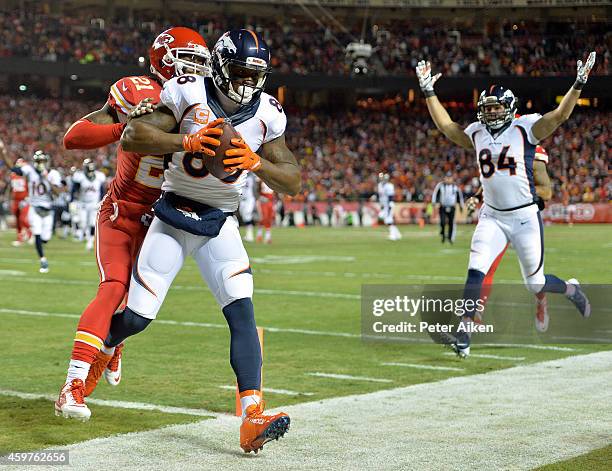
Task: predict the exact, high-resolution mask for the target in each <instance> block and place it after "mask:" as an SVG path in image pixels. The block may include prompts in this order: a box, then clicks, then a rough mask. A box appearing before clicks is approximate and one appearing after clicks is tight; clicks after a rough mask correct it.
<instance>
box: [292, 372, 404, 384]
mask: <svg viewBox="0 0 612 471" xmlns="http://www.w3.org/2000/svg"><path fill="white" fill-rule="evenodd" d="M304 374H305V375H306V376H316V377H317V378H331V379H341V380H346V381H371V382H372V383H392V382H393V380H391V379H384V378H370V377H368V376H352V375H340V374H333V373H320V372H314V373H304Z"/></svg>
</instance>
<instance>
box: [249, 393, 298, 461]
mask: <svg viewBox="0 0 612 471" xmlns="http://www.w3.org/2000/svg"><path fill="white" fill-rule="evenodd" d="M263 411H264V402H263V401H261V402H260V403H259V404H253V405H250V406H249V407H247V410H246V417H245V418H244V420H243V421H242V425H241V426H240V448H242V449H243V450H244V452H245V453H250V452H251V451H254V452H255V453H257V452H258V451H259V450H261V449H263V446H264V445H265V444H266V443H268V442H269V441H272V440H278V439H279V438H280V437H282V436H283V435H285V433H287V430H289V424H290V423H291V419H290V418H289V416H288V415H287V414H285V413H284V412H280V413H278V414H275V415H264V413H263Z"/></svg>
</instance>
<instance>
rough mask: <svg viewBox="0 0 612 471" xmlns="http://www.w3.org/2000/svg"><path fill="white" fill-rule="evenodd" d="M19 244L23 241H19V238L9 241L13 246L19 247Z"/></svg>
mask: <svg viewBox="0 0 612 471" xmlns="http://www.w3.org/2000/svg"><path fill="white" fill-rule="evenodd" d="M21 244H23V242H21V241H20V240H14V241H13V242H11V245H12V246H13V247H21Z"/></svg>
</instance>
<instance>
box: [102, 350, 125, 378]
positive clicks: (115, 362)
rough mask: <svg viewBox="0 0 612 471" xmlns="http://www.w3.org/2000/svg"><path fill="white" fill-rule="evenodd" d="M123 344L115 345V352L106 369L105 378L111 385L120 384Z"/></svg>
mask: <svg viewBox="0 0 612 471" xmlns="http://www.w3.org/2000/svg"><path fill="white" fill-rule="evenodd" d="M122 350H123V344H122V343H121V344H119V345H117V346H116V347H115V353H113V357H112V358H111V359H110V361H109V362H108V365H107V366H106V368H105V369H104V379H105V380H106V382H107V383H108V384H110V385H111V386H118V385H119V383H120V382H121V356H122V353H121V352H122Z"/></svg>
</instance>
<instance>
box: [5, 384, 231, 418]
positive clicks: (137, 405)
mask: <svg viewBox="0 0 612 471" xmlns="http://www.w3.org/2000/svg"><path fill="white" fill-rule="evenodd" d="M0 396H9V397H18V398H20V399H45V400H47V401H55V400H56V399H57V395H53V394H33V393H26V392H21V391H13V390H11V389H0ZM86 402H87V404H95V405H98V406H107V407H116V408H119V409H137V410H153V411H160V412H166V413H168V414H184V415H195V416H198V417H219V416H221V415H226V414H219V413H218V412H212V411H209V410H206V409H190V408H185V407H174V406H161V405H158V404H147V403H144V402H127V401H109V400H106V399H94V398H90V397H88V398H87V399H86Z"/></svg>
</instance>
